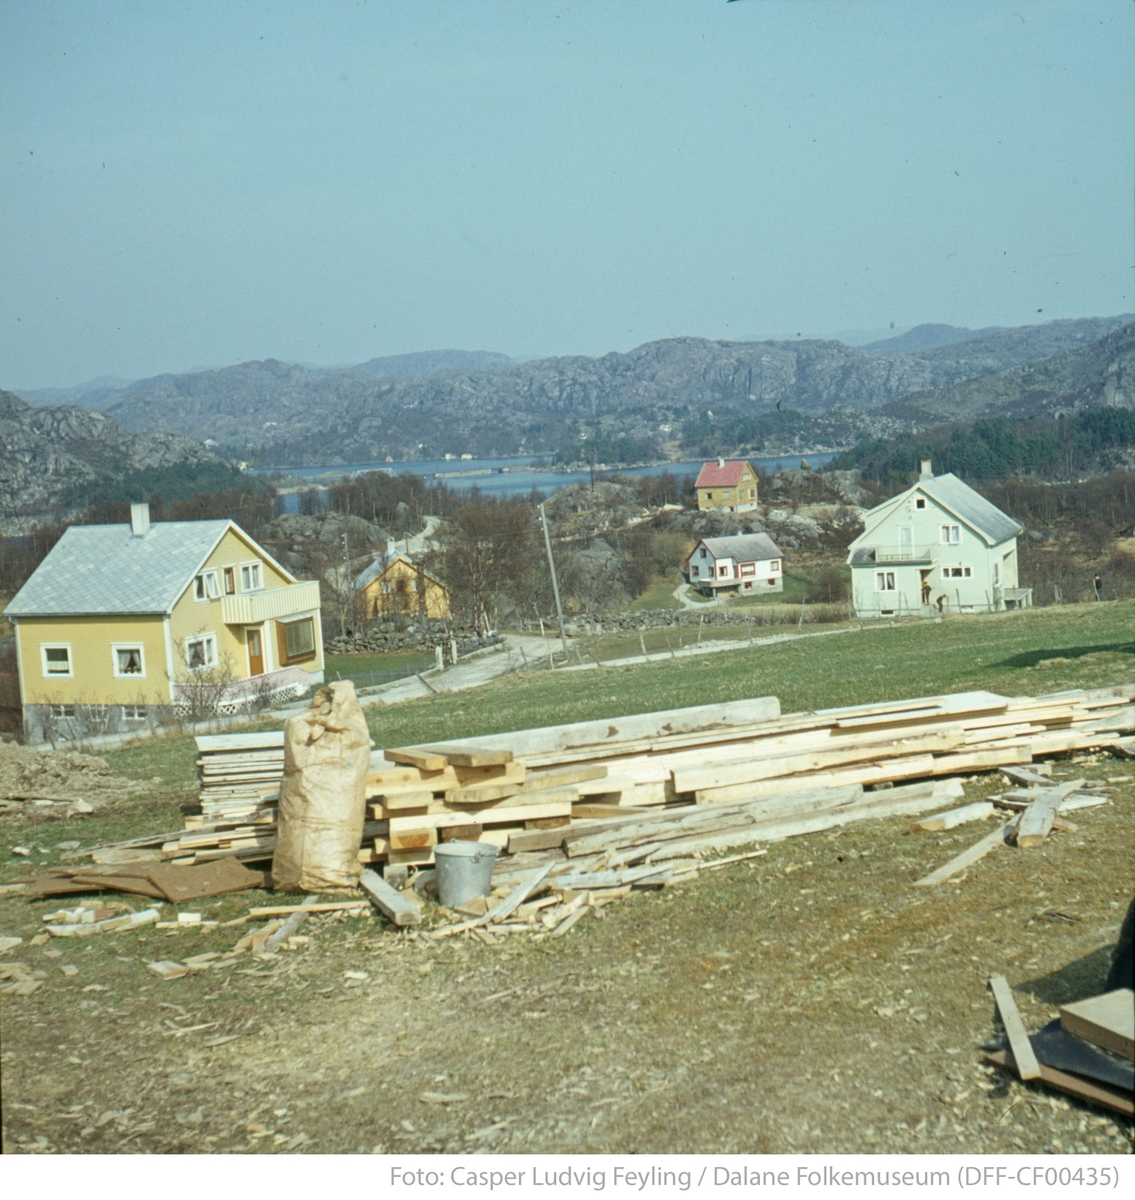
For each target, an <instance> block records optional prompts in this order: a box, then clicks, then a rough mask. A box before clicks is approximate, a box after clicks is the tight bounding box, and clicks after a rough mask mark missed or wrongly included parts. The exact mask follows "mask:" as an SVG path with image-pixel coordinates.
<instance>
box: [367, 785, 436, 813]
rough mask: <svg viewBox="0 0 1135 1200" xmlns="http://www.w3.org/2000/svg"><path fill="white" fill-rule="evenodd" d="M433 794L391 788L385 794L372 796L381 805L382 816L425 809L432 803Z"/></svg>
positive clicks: (423, 790) (410, 789)
mask: <svg viewBox="0 0 1135 1200" xmlns="http://www.w3.org/2000/svg"><path fill="white" fill-rule="evenodd" d="M433 798H434V794H433V792H431V791H429V790H427V789H425V788H405V789H402V788H399V789H397V790H395V789H394V788H391V789H390V791H387V792H377V793H375V794H374V801H375V803H376V804H378V805H381V806H382V808H383V809H384V810H386V811H385V812H384V814H383V815H384V816H385V815H386V814H387V813H389V812H396V811H399V810H401V809H413V808H420V809H423V810H425V809H427V808H429V806H430V805H431V804H432V803H433Z"/></svg>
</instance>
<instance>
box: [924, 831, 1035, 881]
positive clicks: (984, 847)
mask: <svg viewBox="0 0 1135 1200" xmlns="http://www.w3.org/2000/svg"><path fill="white" fill-rule="evenodd" d="M1015 827H1016V822H1015V821H1010V822H1009V823H1008V824H1007V825H1001V826H999V827H998V828H997V829H995V830H994V831H993V832H992V833H987V834H986V835H985V837H983V838H982V839H981V841H980V842H975V843H974V844H973V845H972V846H970V847H969V849H968V850H963V851H962V852H961V854H958V855H956V856H955V857H954V858H951V859H950V861H949V862H948V863H945V864H943V865H942V866H940V867H939V868H938V869H937V870H936V871H931V872H930V874H929V875H924V876H923V877H922V878H921V879H916V880H915V882H914V886H915V887H934V885H935V884H938V883H941V882H942V881H943V880H946V879H949V878H951V877H952V876H954V875H957V874H958V873H959V872H961V871H964V870H965V869H966V868H967V867H972V866H973V864H974V863H975V862H977V861H978V859H981V858H984V857H985V855H987V854H988V853H989V852H990V850H992V849H993V848H994V847H995V846H999V845H1001V844H1003V843H1004V842H1005V840H1006V839H1007V838H1008V836H1009V835H1010V834H1011V833H1012V832H1013V830H1014V828H1015Z"/></svg>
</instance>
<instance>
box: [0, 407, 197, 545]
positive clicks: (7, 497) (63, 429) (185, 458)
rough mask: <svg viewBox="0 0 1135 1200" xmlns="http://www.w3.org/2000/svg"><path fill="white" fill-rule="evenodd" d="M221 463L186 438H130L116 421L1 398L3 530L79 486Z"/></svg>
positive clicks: (52, 504)
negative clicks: (147, 471)
mask: <svg viewBox="0 0 1135 1200" xmlns="http://www.w3.org/2000/svg"><path fill="white" fill-rule="evenodd" d="M207 461H213V462H216V461H218V460H217V457H216V455H214V454H213V453H211V452H210V451H209V450H207V449H206V448H205V447H204V446H203V445H202V444H201V443H200V442H198V441H195V440H194V439H193V438H190V437H185V436H184V435H181V434H175V433H164V432H160V431H157V432H151V431H147V432H137V433H128V432H126V431H125V430H124V429H122V427H121V426H120V425H119V424H118V423H117V422H116V421H114V420H113V419H112V418H111V417H108V416H105V415H104V414H103V413H97V412H92V411H91V410H90V409H88V408H80V407H78V406H76V405H66V406H62V407H53V408H32V407H31V406H30V405H28V404H25V403H24V401H23V400H21V399H20V398H19V397H18V396H15V395H13V394H12V393H11V392H5V391H0V530H2V531H3V532H5V533H16V532H19V531H20V529H21V528H22V524H21V521H20V518H21V517H25V516H35V515H40V514H42V513H44V512H47V511H49V510H51V509H53V508H55V507H56V506H57V505H58V503H59V501H60V498H61V497H62V496H63V495H64V494H66V493H67V492H69V491H72V490H73V489H74V488H75V487H76V485H79V484H82V483H99V482H104V481H106V480H110V479H118V478H121V477H122V476H123V475H126V474H127V473H128V472H131V471H141V470H145V469H147V468H151V467H169V466H175V465H178V464H181V463H201V462H207Z"/></svg>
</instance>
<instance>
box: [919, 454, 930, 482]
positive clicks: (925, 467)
mask: <svg viewBox="0 0 1135 1200" xmlns="http://www.w3.org/2000/svg"><path fill="white" fill-rule="evenodd" d="M918 477H919V479H933V478H934V471H933V470H932V468H931V465H930V459H928V458H924V459H922V461H921V462H920V463H919V464H918Z"/></svg>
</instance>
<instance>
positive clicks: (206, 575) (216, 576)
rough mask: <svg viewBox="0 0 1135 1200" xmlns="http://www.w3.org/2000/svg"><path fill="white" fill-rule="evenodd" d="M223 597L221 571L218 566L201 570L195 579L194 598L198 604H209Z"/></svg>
mask: <svg viewBox="0 0 1135 1200" xmlns="http://www.w3.org/2000/svg"><path fill="white" fill-rule="evenodd" d="M220 598H221V573H220V571H218V570H217V569H216V567H210V568H209V570H207V571H199V572H198V573H197V575H196V576H195V577H194V579H193V599H194V601H195V602H196V603H197V604H208V603H209V602H210V601H211V600H219V599H220Z"/></svg>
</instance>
